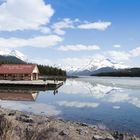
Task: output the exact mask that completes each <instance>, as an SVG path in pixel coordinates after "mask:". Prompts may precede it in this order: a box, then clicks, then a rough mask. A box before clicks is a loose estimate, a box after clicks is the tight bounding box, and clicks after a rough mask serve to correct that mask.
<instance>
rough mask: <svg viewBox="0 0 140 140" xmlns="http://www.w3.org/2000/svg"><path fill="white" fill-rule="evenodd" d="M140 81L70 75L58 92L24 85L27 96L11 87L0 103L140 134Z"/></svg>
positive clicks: (22, 109)
mask: <svg viewBox="0 0 140 140" xmlns="http://www.w3.org/2000/svg"><path fill="white" fill-rule="evenodd" d="M139 81H140V78H102V77H100V78H96V77H84V78H76V79H68V80H67V81H66V83H65V84H64V85H63V86H62V87H60V88H59V89H58V92H57V91H50V90H47V91H39V90H38V91H35V90H33V89H28V90H26V91H24V92H23V89H22V90H21V91H22V92H23V93H21V94H22V96H23V95H24V94H29V95H28V97H27V98H28V99H27V100H26V98H25V95H24V98H22V97H21V94H19V93H18V92H17V93H14V92H13V91H14V90H12V91H10V90H9V89H8V92H7V91H5V93H6V94H5V95H4V93H3V92H1V93H0V98H1V101H0V105H1V106H2V107H6V108H10V109H16V110H20V111H27V112H32V113H35V114H42V113H43V114H46V115H48V116H53V117H54V116H55V117H57V118H63V119H66V120H72V121H80V122H86V123H89V124H96V125H98V126H104V128H106V127H107V128H110V129H116V130H120V131H127V132H132V133H135V134H140V119H139V118H140V82H139ZM1 90H2V89H0V91H1ZM12 92H13V93H12ZM12 96H15V97H12ZM16 96H17V98H16ZM26 96H27V95H26ZM6 97H7V98H6ZM29 98H30V99H29ZM2 99H4V100H2ZM14 100H15V101H14ZM21 100H22V101H21Z"/></svg>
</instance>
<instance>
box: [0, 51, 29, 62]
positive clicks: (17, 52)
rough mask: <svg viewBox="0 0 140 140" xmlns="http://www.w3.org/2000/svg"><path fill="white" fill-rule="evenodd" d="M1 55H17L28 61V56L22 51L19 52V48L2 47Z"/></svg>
mask: <svg viewBox="0 0 140 140" xmlns="http://www.w3.org/2000/svg"><path fill="white" fill-rule="evenodd" d="M0 55H2V56H15V57H17V58H19V59H21V60H22V61H25V62H27V61H28V60H27V57H26V56H25V55H24V54H22V53H21V52H19V51H18V50H10V49H2V50H0Z"/></svg>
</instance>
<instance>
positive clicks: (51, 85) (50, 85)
mask: <svg viewBox="0 0 140 140" xmlns="http://www.w3.org/2000/svg"><path fill="white" fill-rule="evenodd" d="M62 85H63V81H54V80H46V81H43V80H34V81H10V80H0V88H1V89H8V88H16V89H26V88H30V89H33V90H42V91H46V90H57V89H58V88H59V87H60V86H62Z"/></svg>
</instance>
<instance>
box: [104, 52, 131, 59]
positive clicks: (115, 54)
mask: <svg viewBox="0 0 140 140" xmlns="http://www.w3.org/2000/svg"><path fill="white" fill-rule="evenodd" d="M107 54H109V56H110V57H111V58H112V59H114V60H119V61H120V60H128V59H129V58H130V57H131V55H130V53H129V52H124V51H109V52H108V53H107Z"/></svg>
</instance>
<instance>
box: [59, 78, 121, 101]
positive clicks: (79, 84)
mask: <svg viewBox="0 0 140 140" xmlns="http://www.w3.org/2000/svg"><path fill="white" fill-rule="evenodd" d="M116 90H120V88H116V87H111V86H104V85H101V84H92V83H89V82H84V81H76V80H69V81H67V82H66V84H65V85H64V86H63V87H62V88H61V89H60V91H61V92H64V93H66V94H80V95H83V96H93V97H94V98H97V99H99V98H103V97H104V96H105V95H106V94H108V93H112V92H114V91H116Z"/></svg>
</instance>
